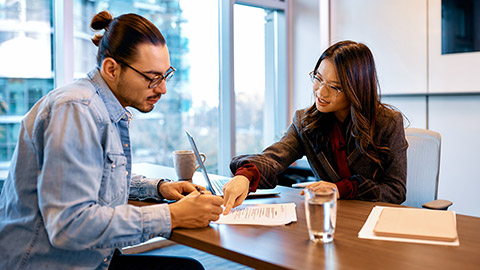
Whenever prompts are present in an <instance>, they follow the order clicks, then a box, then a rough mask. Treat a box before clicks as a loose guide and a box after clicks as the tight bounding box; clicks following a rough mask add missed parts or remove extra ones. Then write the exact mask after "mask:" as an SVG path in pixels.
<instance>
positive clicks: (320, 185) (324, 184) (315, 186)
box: [300, 181, 340, 199]
mask: <svg viewBox="0 0 480 270" xmlns="http://www.w3.org/2000/svg"><path fill="white" fill-rule="evenodd" d="M320 188H334V189H335V190H336V191H337V199H340V193H338V188H337V185H335V184H334V183H330V182H326V181H318V182H316V183H313V184H310V185H308V186H307V187H305V188H304V189H303V190H302V192H300V195H304V194H305V189H311V190H313V191H316V190H318V189H320Z"/></svg>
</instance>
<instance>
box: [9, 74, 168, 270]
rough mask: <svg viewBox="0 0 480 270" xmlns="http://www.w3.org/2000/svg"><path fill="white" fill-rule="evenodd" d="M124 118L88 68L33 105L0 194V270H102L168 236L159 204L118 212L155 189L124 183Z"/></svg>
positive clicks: (138, 180)
mask: <svg viewBox="0 0 480 270" xmlns="http://www.w3.org/2000/svg"><path fill="white" fill-rule="evenodd" d="M130 118H131V114H130V113H129V112H128V111H127V110H126V109H125V108H123V107H122V106H121V104H120V103H119V101H118V100H117V99H116V97H115V96H114V95H113V93H112V91H111V90H110V89H109V87H108V86H107V84H106V83H105V81H104V80H103V78H102V76H101V75H100V72H99V71H98V70H97V69H95V70H92V71H91V72H90V73H89V74H88V77H87V78H84V79H80V80H77V81H75V82H73V83H71V84H69V85H66V86H64V87H61V88H59V89H56V90H53V91H52V92H50V93H49V94H47V95H46V96H44V97H43V98H42V99H41V100H40V101H39V102H37V103H36V104H35V105H34V106H33V108H32V109H31V110H30V111H29V112H28V113H27V115H26V116H25V118H24V119H23V120H22V122H21V127H20V134H19V141H18V144H17V147H16V149H15V152H14V155H13V158H12V162H11V165H10V168H9V173H8V177H7V179H6V181H5V183H4V187H3V190H2V193H1V195H0V269H106V268H108V265H109V262H110V259H111V257H112V255H113V252H114V250H115V249H116V248H122V247H125V246H129V245H135V244H139V243H141V242H144V241H146V240H148V239H150V238H153V237H156V236H163V237H169V236H170V232H171V224H170V211H169V208H168V205H166V204H159V205H153V206H146V207H135V206H132V205H128V204H127V201H128V198H129V195H130V197H135V198H149V197H156V196H158V195H157V191H156V186H157V183H158V182H159V180H160V179H147V178H145V177H142V176H132V177H131V148H130V137H129V127H128V125H129V119H130Z"/></svg>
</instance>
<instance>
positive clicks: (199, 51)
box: [74, 0, 219, 172]
mask: <svg viewBox="0 0 480 270" xmlns="http://www.w3.org/2000/svg"><path fill="white" fill-rule="evenodd" d="M102 10H108V11H109V12H111V13H112V14H113V15H114V16H119V15H121V14H125V13H137V14H140V15H142V16H144V17H146V18H147V19H149V20H150V21H151V22H153V23H154V24H155V25H156V26H157V27H158V28H159V29H160V31H161V32H162V34H163V35H164V37H165V39H166V41H167V46H168V48H169V52H170V61H171V65H172V66H173V67H175V68H176V69H177V72H176V73H175V76H174V77H173V78H172V80H171V81H169V82H168V83H167V94H166V95H164V96H163V97H162V99H161V100H160V101H159V103H157V105H156V106H155V109H154V110H153V111H151V112H149V113H147V114H143V113H141V112H138V111H136V110H133V113H134V120H133V121H132V124H131V139H132V148H133V155H134V162H151V163H157V164H162V165H166V166H173V161H172V158H173V156H172V151H174V150H179V149H191V148H190V145H189V144H188V140H187V137H186V135H185V130H188V131H189V132H190V133H192V134H193V135H194V136H195V139H196V142H197V144H198V147H199V148H200V151H202V152H204V153H205V154H206V155H207V157H208V158H207V160H206V165H207V167H209V168H208V169H209V171H210V172H216V170H217V152H218V132H219V131H218V118H219V116H218V113H219V112H218V103H219V98H218V92H219V91H218V3H217V2H216V1H195V0H150V1H145V0H143V1H142V0H97V1H92V0H88V1H87V0H77V1H76V2H75V7H74V12H75V18H76V19H75V21H74V31H75V42H74V52H75V53H74V55H75V66H74V69H75V76H76V77H83V76H85V74H86V73H87V72H88V71H89V70H90V69H92V68H94V67H95V57H96V56H95V54H96V51H97V47H95V46H94V45H93V43H92V42H91V40H90V39H91V37H93V34H94V32H93V31H92V30H91V29H90V27H89V24H90V21H91V19H92V17H93V16H94V15H95V14H96V13H97V12H100V11H102ZM199 10H202V12H199Z"/></svg>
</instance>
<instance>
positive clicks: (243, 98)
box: [233, 4, 266, 154]
mask: <svg viewBox="0 0 480 270" xmlns="http://www.w3.org/2000/svg"><path fill="white" fill-rule="evenodd" d="M265 16H266V13H265V10H264V9H263V8H256V7H251V6H245V5H238V4H236V5H235V6H234V16H233V18H234V20H235V21H234V23H233V26H234V31H233V32H234V48H235V50H234V63H235V68H234V70H235V75H234V78H235V83H234V84H235V110H236V112H235V117H236V121H235V124H236V128H235V135H236V138H235V139H236V142H235V145H236V148H235V150H236V154H247V153H258V152H260V151H261V150H263V147H264V143H263V121H264V117H263V114H264V100H265Z"/></svg>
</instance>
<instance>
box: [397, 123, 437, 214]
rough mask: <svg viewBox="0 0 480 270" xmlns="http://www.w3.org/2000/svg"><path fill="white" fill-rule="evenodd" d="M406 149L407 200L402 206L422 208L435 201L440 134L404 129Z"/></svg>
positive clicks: (416, 129)
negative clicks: (425, 204)
mask: <svg viewBox="0 0 480 270" xmlns="http://www.w3.org/2000/svg"><path fill="white" fill-rule="evenodd" d="M405 135H406V139H407V141H408V149H407V199H406V201H405V202H404V203H403V205H408V206H413V207H422V204H424V203H426V202H429V201H433V200H436V199H437V191H438V175H439V171H440V146H441V137H440V133H438V132H435V131H431V130H426V129H420V128H407V129H405Z"/></svg>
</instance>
